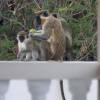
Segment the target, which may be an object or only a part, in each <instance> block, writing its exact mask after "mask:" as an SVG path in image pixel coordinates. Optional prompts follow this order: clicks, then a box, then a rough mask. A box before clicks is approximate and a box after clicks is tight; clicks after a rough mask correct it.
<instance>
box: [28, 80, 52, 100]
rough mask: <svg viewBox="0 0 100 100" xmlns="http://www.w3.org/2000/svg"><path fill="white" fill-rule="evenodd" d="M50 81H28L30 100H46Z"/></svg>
mask: <svg viewBox="0 0 100 100" xmlns="http://www.w3.org/2000/svg"><path fill="white" fill-rule="evenodd" d="M49 86H50V81H49V80H48V81H42V80H41V81H28V87H29V92H30V93H31V95H32V100H46V94H47V93H48V91H49Z"/></svg>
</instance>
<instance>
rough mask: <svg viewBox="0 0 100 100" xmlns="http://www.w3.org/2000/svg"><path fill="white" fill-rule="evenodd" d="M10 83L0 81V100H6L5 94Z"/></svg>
mask: <svg viewBox="0 0 100 100" xmlns="http://www.w3.org/2000/svg"><path fill="white" fill-rule="evenodd" d="M8 86H9V81H8V80H6V81H5V80H2V81H0V100H5V94H6V93H7V91H8Z"/></svg>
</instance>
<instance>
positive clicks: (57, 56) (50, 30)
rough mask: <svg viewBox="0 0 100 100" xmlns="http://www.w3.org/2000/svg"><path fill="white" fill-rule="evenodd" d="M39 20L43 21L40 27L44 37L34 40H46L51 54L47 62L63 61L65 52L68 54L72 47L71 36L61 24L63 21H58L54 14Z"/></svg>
mask: <svg viewBox="0 0 100 100" xmlns="http://www.w3.org/2000/svg"><path fill="white" fill-rule="evenodd" d="M41 20H43V21H44V23H43V25H42V30H43V33H44V35H42V36H35V38H36V37H37V38H41V39H43V40H47V42H48V43H49V44H50V50H49V51H51V53H49V54H50V55H49V58H48V60H63V57H64V54H65V52H69V51H70V49H71V45H72V39H71V35H70V33H68V30H67V29H66V27H65V25H64V24H63V23H65V21H64V20H61V19H58V18H57V15H56V14H51V15H49V16H48V17H44V16H41ZM63 27H64V28H63ZM65 49H66V50H65Z"/></svg>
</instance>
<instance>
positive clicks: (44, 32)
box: [30, 21, 52, 40]
mask: <svg viewBox="0 0 100 100" xmlns="http://www.w3.org/2000/svg"><path fill="white" fill-rule="evenodd" d="M41 33H42V34H40V35H33V34H30V36H31V37H32V38H33V39H36V40H48V39H49V38H50V35H51V34H52V28H51V23H50V21H47V22H46V23H45V24H44V26H43V30H42V31H41Z"/></svg>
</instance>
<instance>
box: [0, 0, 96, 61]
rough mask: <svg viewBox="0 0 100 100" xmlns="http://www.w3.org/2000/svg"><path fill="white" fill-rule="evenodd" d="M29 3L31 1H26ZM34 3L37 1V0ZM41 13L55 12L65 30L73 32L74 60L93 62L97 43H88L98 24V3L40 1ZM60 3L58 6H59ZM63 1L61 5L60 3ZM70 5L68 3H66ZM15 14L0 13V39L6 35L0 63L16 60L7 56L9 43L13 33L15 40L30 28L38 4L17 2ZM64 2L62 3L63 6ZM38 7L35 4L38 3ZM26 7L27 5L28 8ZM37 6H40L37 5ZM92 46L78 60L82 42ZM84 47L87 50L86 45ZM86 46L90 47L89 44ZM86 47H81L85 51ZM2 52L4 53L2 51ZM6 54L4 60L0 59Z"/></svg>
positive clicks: (0, 50) (80, 0)
mask: <svg viewBox="0 0 100 100" xmlns="http://www.w3.org/2000/svg"><path fill="white" fill-rule="evenodd" d="M29 1H31V0H29ZM36 1H37V0H36ZM43 1H44V2H42V7H41V9H43V10H48V11H49V12H56V13H58V14H59V15H60V16H61V17H63V18H64V19H65V20H66V26H68V27H69V28H70V29H71V30H72V38H73V47H72V49H73V50H72V53H73V54H72V55H73V57H72V58H73V60H79V59H80V58H81V57H83V56H84V55H86V54H87V53H89V54H88V56H86V57H85V58H84V59H81V60H91V59H90V58H89V57H90V55H92V57H93V60H96V51H97V48H96V39H94V40H93V42H92V43H91V41H92V39H93V36H94V34H95V33H96V28H97V26H96V21H97V19H96V18H97V13H96V12H97V10H96V5H97V0H43ZM59 1H60V3H59ZM63 1H64V2H63ZM69 1H71V2H69ZM16 2H17V6H18V5H19V7H18V11H11V10H9V9H6V10H4V11H2V12H1V11H0V15H2V16H4V18H5V24H4V25H3V26H0V35H1V34H4V33H6V34H7V36H4V37H5V38H4V39H3V40H2V41H1V43H0V44H2V48H0V59H10V58H8V56H10V54H11V55H12V56H11V57H12V58H11V59H13V58H14V57H15V55H14V54H12V53H8V51H7V50H8V49H9V48H13V47H14V41H15V40H11V37H12V33H14V35H15V36H16V34H17V32H18V31H19V30H21V29H23V28H25V29H30V28H32V27H33V26H32V22H33V20H34V19H33V18H34V12H35V11H38V7H37V4H36V3H35V2H34V1H33V0H32V2H31V3H30V2H28V1H27V2H23V0H17V1H16ZM62 2H63V3H62ZM37 3H38V2H37ZM28 4H29V5H28ZM38 5H39V4H38ZM85 41H87V42H88V43H91V45H90V47H89V48H88V51H87V52H86V53H85V54H84V55H83V56H81V55H80V52H81V50H80V49H81V48H82V45H83V44H84V42H85ZM88 43H86V45H85V46H86V47H88V46H87V44H88ZM88 45H89V44H88ZM85 46H83V47H84V48H85ZM2 49H5V50H2ZM4 54H5V56H3V55H4Z"/></svg>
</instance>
